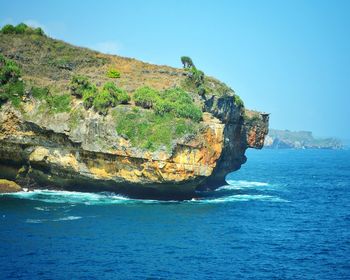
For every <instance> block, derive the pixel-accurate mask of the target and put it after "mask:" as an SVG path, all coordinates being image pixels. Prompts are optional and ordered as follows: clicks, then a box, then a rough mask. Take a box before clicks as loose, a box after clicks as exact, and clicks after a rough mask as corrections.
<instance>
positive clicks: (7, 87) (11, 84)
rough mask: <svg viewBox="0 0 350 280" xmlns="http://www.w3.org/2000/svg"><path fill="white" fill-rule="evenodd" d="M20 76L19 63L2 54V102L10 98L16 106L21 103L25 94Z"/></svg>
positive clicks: (0, 93) (0, 63)
mask: <svg viewBox="0 0 350 280" xmlns="http://www.w3.org/2000/svg"><path fill="white" fill-rule="evenodd" d="M20 77H21V71H20V68H19V67H18V65H17V64H16V63H15V62H13V61H12V60H9V59H7V58H5V57H4V56H3V55H1V54H0V104H2V103H5V102H7V101H8V100H10V101H11V102H12V104H13V105H14V106H15V107H18V106H19V105H20V103H21V100H22V96H23V95H24V83H23V81H21V80H20V79H19V78H20Z"/></svg>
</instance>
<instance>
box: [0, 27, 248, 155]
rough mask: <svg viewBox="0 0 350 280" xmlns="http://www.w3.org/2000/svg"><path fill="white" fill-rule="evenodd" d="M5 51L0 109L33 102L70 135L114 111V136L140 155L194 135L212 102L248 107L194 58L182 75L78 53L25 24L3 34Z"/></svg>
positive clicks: (184, 60)
mask: <svg viewBox="0 0 350 280" xmlns="http://www.w3.org/2000/svg"><path fill="white" fill-rule="evenodd" d="M0 52H1V54H0V55H1V56H0V67H1V69H0V74H1V77H0V79H1V80H0V103H2V104H3V103H5V102H7V101H10V102H12V104H13V105H14V106H15V107H17V108H21V106H22V105H23V104H28V103H32V102H34V104H39V105H38V106H39V109H38V110H36V112H37V113H36V114H42V115H43V114H46V113H49V114H57V113H70V118H71V120H69V123H70V124H71V125H70V127H71V129H73V128H74V129H79V121H77V120H75V119H74V117H77V118H78V117H79V118H78V119H83V118H84V116H85V117H86V116H87V114H88V112H97V113H98V114H99V115H101V116H102V117H104V116H108V115H109V114H110V112H111V110H112V108H114V109H113V119H114V121H115V127H116V131H117V132H118V134H119V135H121V136H123V137H124V138H125V139H128V140H130V142H131V143H132V145H134V146H136V147H140V148H145V149H150V150H155V149H158V148H161V147H167V148H169V147H171V145H172V143H173V142H174V141H175V140H176V139H179V138H181V137H185V136H186V137H187V136H190V135H192V136H193V135H195V134H197V133H198V132H199V131H200V125H199V123H200V122H201V121H202V114H203V112H202V111H203V107H204V101H205V100H206V99H207V98H210V97H211V96H213V95H216V96H228V97H230V96H232V98H234V102H235V104H236V105H237V106H238V107H243V102H242V101H241V100H240V98H239V97H238V96H237V95H235V94H234V92H233V90H232V89H230V88H229V87H227V86H226V85H225V84H223V83H221V82H219V81H217V80H216V79H214V78H211V77H208V76H206V75H204V73H203V72H202V71H201V70H199V69H197V68H196V67H195V65H194V63H193V61H192V59H191V58H189V57H182V58H181V61H182V63H183V65H184V69H175V68H171V67H167V66H156V65H151V64H148V63H144V62H140V61H137V60H134V59H129V58H123V57H119V56H110V55H104V54H101V53H98V52H95V51H91V50H88V49H85V48H79V47H74V46H71V45H69V44H67V43H64V42H62V41H58V40H54V39H51V38H49V37H47V36H46V35H45V34H44V33H43V32H42V30H41V29H38V28H31V27H29V26H27V25H25V24H19V25H17V26H11V25H6V26H4V27H3V28H2V29H1V32H0ZM80 107H82V108H80ZM77 112H79V114H78V113H77Z"/></svg>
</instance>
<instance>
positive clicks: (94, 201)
mask: <svg viewBox="0 0 350 280" xmlns="http://www.w3.org/2000/svg"><path fill="white" fill-rule="evenodd" d="M235 182H239V184H240V185H239V186H238V187H237V185H236V186H232V185H227V186H222V187H221V188H219V189H218V190H219V191H220V190H233V189H238V188H242V186H246V187H248V186H252V185H255V186H268V184H267V183H262V182H248V181H235ZM243 188H244V187H243ZM218 190H217V191H218ZM6 195H7V196H11V197H16V198H19V199H29V200H36V201H42V202H47V203H53V204H56V205H58V204H70V205H69V208H70V207H71V206H74V205H76V204H85V205H104V204H168V203H194V204H196V203H224V202H233V201H250V200H261V201H274V202H286V200H284V199H281V198H278V197H275V196H270V195H262V194H232V193H231V194H230V195H225V196H220V197H217V196H214V197H206V198H196V199H192V200H187V201H183V202H179V201H177V200H171V201H161V200H152V199H132V198H128V197H125V196H122V195H118V194H115V193H107V192H103V193H85V192H72V191H53V190H33V191H28V192H18V193H11V194H6ZM61 207H65V206H60V207H59V208H61ZM34 209H36V210H38V211H51V210H52V209H55V208H52V207H44V206H41V207H34ZM69 217H71V218H68V219H78V218H75V216H69ZM72 217H74V218H72ZM79 218H81V217H79ZM63 219H67V217H66V218H63ZM27 222H29V223H40V222H43V220H28V221H27Z"/></svg>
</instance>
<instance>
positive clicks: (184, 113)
mask: <svg viewBox="0 0 350 280" xmlns="http://www.w3.org/2000/svg"><path fill="white" fill-rule="evenodd" d="M175 114H176V116H178V117H182V118H189V119H192V120H194V121H196V122H199V121H200V120H201V119H202V115H203V113H202V110H201V109H199V108H198V107H197V106H195V105H194V104H179V105H178V106H176V110H175Z"/></svg>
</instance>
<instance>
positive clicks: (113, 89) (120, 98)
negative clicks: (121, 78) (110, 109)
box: [103, 82, 130, 106]
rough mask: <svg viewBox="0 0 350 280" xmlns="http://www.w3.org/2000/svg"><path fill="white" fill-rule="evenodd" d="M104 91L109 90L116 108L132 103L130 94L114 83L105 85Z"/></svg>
mask: <svg viewBox="0 0 350 280" xmlns="http://www.w3.org/2000/svg"><path fill="white" fill-rule="evenodd" d="M103 90H107V91H108V92H109V93H110V94H111V96H112V97H113V103H112V105H113V106H116V105H117V104H127V103H128V102H129V101H130V96H129V95H128V93H127V92H126V91H125V90H123V89H121V88H118V87H117V86H116V85H115V84H114V83H112V82H107V83H105V84H104V86H103Z"/></svg>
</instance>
